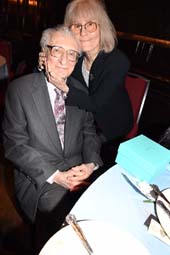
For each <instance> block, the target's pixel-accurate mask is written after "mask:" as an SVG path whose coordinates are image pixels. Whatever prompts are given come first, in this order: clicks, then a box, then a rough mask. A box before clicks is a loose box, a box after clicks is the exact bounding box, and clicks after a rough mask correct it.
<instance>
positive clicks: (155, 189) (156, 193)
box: [151, 184, 170, 205]
mask: <svg viewBox="0 0 170 255" xmlns="http://www.w3.org/2000/svg"><path fill="white" fill-rule="evenodd" d="M151 187H152V189H153V191H151V194H152V195H153V196H155V198H156V196H157V197H158V196H160V197H161V198H163V199H164V200H165V201H166V202H167V203H168V204H169V205H170V201H169V200H168V199H167V198H166V196H165V195H164V194H163V192H162V191H161V190H160V189H159V187H158V186H157V185H156V184H151Z"/></svg>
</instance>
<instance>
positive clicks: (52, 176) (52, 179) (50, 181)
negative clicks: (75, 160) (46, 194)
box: [46, 170, 59, 184]
mask: <svg viewBox="0 0 170 255" xmlns="http://www.w3.org/2000/svg"><path fill="white" fill-rule="evenodd" d="M58 172H59V170H56V171H55V172H54V173H53V174H52V175H51V176H50V177H49V178H48V179H47V180H46V181H47V182H48V183H50V184H52V183H53V182H54V176H56V174H58Z"/></svg>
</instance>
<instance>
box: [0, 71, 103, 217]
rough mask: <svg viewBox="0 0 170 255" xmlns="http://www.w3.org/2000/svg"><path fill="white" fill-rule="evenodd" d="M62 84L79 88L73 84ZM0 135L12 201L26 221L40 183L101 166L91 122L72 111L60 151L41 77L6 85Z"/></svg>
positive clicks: (32, 211) (88, 116) (32, 212)
mask: <svg viewBox="0 0 170 255" xmlns="http://www.w3.org/2000/svg"><path fill="white" fill-rule="evenodd" d="M68 83H71V84H72V86H74V84H75V86H77V87H78V86H79V83H78V81H76V80H75V79H74V78H69V80H68ZM81 87H82V86H81ZM3 131H4V148H5V155H6V158H7V159H9V160H10V161H11V162H13V164H14V166H15V192H16V197H17V199H18V201H19V203H20V206H21V209H22V210H23V211H24V212H25V214H26V216H27V217H28V218H29V219H30V220H31V221H34V220H35V215H36V209H37V203H38V199H39V196H40V195H41V193H42V190H43V187H44V185H45V183H46V180H47V179H48V178H49V177H50V176H51V175H52V174H53V173H54V172H55V171H56V170H57V169H59V170H61V171H66V170H67V169H69V168H70V167H72V166H75V165H78V164H81V163H89V162H95V163H97V164H99V165H102V162H101V159H100V156H99V154H100V141H99V138H98V137H97V136H96V132H95V128H94V124H93V117H92V115H91V113H88V112H86V111H84V110H81V109H79V108H78V107H75V106H67V107H66V124H65V144H64V150H62V147H61V143H60V139H59V135H58V131H57V128H56V123H55V119H54V116H53V111H52V107H51V102H50V98H49V94H48V89H47V85H46V82H45V77H44V74H43V73H34V74H30V75H26V76H23V77H22V78H19V79H17V80H15V81H13V82H12V83H11V84H10V85H9V88H8V90H7V94H6V103H5V114H4V121H3ZM56 185H57V184H56Z"/></svg>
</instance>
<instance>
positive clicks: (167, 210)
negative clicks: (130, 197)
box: [156, 200, 170, 218]
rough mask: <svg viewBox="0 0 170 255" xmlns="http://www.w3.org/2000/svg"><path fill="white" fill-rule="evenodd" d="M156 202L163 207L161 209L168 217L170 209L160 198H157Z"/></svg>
mask: <svg viewBox="0 0 170 255" xmlns="http://www.w3.org/2000/svg"><path fill="white" fill-rule="evenodd" d="M156 203H157V205H159V206H160V207H161V208H162V209H163V211H164V212H165V213H166V215H167V216H168V217H169V218H170V210H169V209H168V208H167V207H166V206H165V205H164V203H163V202H162V200H157V201H156Z"/></svg>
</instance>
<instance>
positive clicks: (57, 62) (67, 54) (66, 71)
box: [46, 32, 79, 79]
mask: <svg viewBox="0 0 170 255" xmlns="http://www.w3.org/2000/svg"><path fill="white" fill-rule="evenodd" d="M51 46H55V47H51ZM77 53H79V48H78V45H77V43H76V41H75V40H74V38H72V37H71V36H67V35H64V34H63V33H61V32H56V33H54V34H53V36H52V37H51V38H50V41H49V43H48V51H47V56H46V57H47V67H46V68H47V70H48V71H49V72H50V73H51V74H52V75H53V76H56V77H58V78H61V79H66V78H67V77H68V76H69V75H70V74H71V73H72V71H73V69H74V67H75V64H76V62H77V61H76V60H77V59H76V56H77V55H78V54H77Z"/></svg>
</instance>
